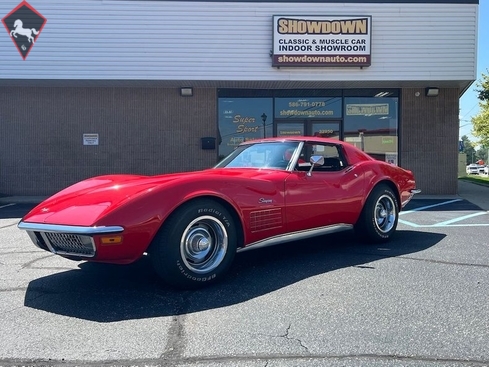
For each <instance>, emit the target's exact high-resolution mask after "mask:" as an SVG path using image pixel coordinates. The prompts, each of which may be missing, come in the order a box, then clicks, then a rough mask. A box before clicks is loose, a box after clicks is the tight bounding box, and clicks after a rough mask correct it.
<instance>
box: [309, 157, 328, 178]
mask: <svg viewBox="0 0 489 367" xmlns="http://www.w3.org/2000/svg"><path fill="white" fill-rule="evenodd" d="M309 162H310V163H311V168H310V169H309V172H307V175H308V176H311V175H312V169H313V168H314V167H319V166H322V165H323V164H324V157H323V156H322V155H312V156H311V158H309Z"/></svg>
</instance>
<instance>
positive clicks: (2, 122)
mask: <svg viewBox="0 0 489 367" xmlns="http://www.w3.org/2000/svg"><path fill="white" fill-rule="evenodd" d="M216 105H217V101H216V90H215V89H194V96H193V97H181V96H180V94H179V90H178V89H177V88H173V89H163V88H64V87H63V88H56V87H54V88H11V87H9V88H0V127H1V135H0V178H1V179H0V194H2V193H3V194H9V195H50V194H52V193H54V192H56V191H58V190H60V189H62V188H64V187H66V186H68V185H70V184H72V183H74V182H77V181H79V180H82V179H84V178H87V177H91V176H95V175H99V174H106V173H135V174H148V175H152V174H158V173H163V172H178V171H185V170H193V169H200V168H202V167H210V166H213V165H214V164H215V163H216V161H217V150H202V149H201V142H200V138H201V137H204V136H214V137H215V136H217V115H216V113H217V112H216V107H215V106H216ZM84 133H98V134H99V145H98V146H84V145H83V134H84Z"/></svg>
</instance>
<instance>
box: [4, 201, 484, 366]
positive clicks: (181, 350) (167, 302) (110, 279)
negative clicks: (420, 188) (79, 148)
mask: <svg viewBox="0 0 489 367" xmlns="http://www.w3.org/2000/svg"><path fill="white" fill-rule="evenodd" d="M30 206H32V205H28V204H13V205H9V204H0V267H1V268H0V269H1V272H0V277H1V281H0V366H27V365H29V366H71V365H80V366H100V365H104V366H112V365H117V366H122V365H124V366H126V365H128V366H129V365H133V366H202V367H204V366H205V367H209V366H267V367H271V366H286V367H287V366H489V212H487V210H485V209H481V208H480V207H479V206H477V205H475V204H473V203H471V202H469V201H467V200H464V199H462V198H451V199H441V198H440V199H437V198H434V199H423V200H413V201H412V202H411V203H410V205H409V207H408V208H407V210H405V211H403V212H402V213H401V216H400V221H399V226H398V233H397V236H396V237H395V238H394V239H393V240H392V241H391V242H389V243H387V244H384V245H381V246H375V245H374V246H372V245H364V244H362V243H360V242H359V241H358V240H357V239H356V238H355V237H354V236H353V234H352V233H350V232H345V233H340V234H335V235H330V236H323V237H318V238H316V239H313V240H311V239H309V240H307V241H300V242H294V243H289V244H284V245H280V246H275V247H269V248H265V249H260V250H254V251H249V252H243V253H240V254H238V256H237V258H236V261H235V263H234V265H233V267H232V269H231V271H230V273H229V276H228V278H227V279H226V280H225V281H224V282H222V283H219V284H216V285H215V286H212V287H210V288H207V289H203V290H199V291H193V292H192V291H175V290H173V289H171V288H168V287H167V286H166V285H164V284H162V283H161V282H160V281H159V280H158V279H157V277H156V275H155V274H154V273H153V271H152V270H151V268H150V266H149V263H148V261H147V259H146V258H143V259H141V260H140V261H138V262H137V263H135V264H132V265H127V266H114V265H103V264H90V263H84V262H81V263H78V262H71V261H69V260H65V259H62V258H59V257H57V256H54V255H52V254H50V253H47V252H44V251H42V250H39V249H37V248H36V247H34V245H33V244H32V243H31V242H30V240H29V239H28V236H27V235H26V234H25V233H23V232H22V231H20V230H18V229H17V227H16V225H17V222H18V220H19V218H20V217H21V216H22V215H23V214H24V213H25V212H26V211H27V210H28V209H29V207H30Z"/></svg>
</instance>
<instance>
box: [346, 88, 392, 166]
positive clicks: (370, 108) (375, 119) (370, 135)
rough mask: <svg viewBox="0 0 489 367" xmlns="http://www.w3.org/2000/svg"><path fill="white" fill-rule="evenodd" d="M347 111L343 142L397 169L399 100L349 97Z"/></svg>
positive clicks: (347, 98)
mask: <svg viewBox="0 0 489 367" xmlns="http://www.w3.org/2000/svg"><path fill="white" fill-rule="evenodd" d="M344 109H345V110H344V118H343V129H344V130H343V131H344V140H345V141H347V142H349V143H351V144H354V145H355V146H357V147H358V148H360V149H362V150H363V151H364V152H366V153H368V154H369V155H371V156H372V157H374V158H376V159H378V160H382V161H386V162H389V163H393V164H395V165H397V161H398V160H397V154H398V136H397V133H398V123H399V120H398V98H397V97H393V98H392V97H391V98H372V97H368V98H362V97H346V98H345V102H344Z"/></svg>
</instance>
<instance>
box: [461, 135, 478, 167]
mask: <svg viewBox="0 0 489 367" xmlns="http://www.w3.org/2000/svg"><path fill="white" fill-rule="evenodd" d="M461 140H462V145H463V152H464V153H465V154H466V155H467V164H470V163H474V162H475V161H476V152H475V148H474V144H473V143H472V142H471V141H470V139H469V137H468V136H467V135H463V136H462V137H461Z"/></svg>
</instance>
